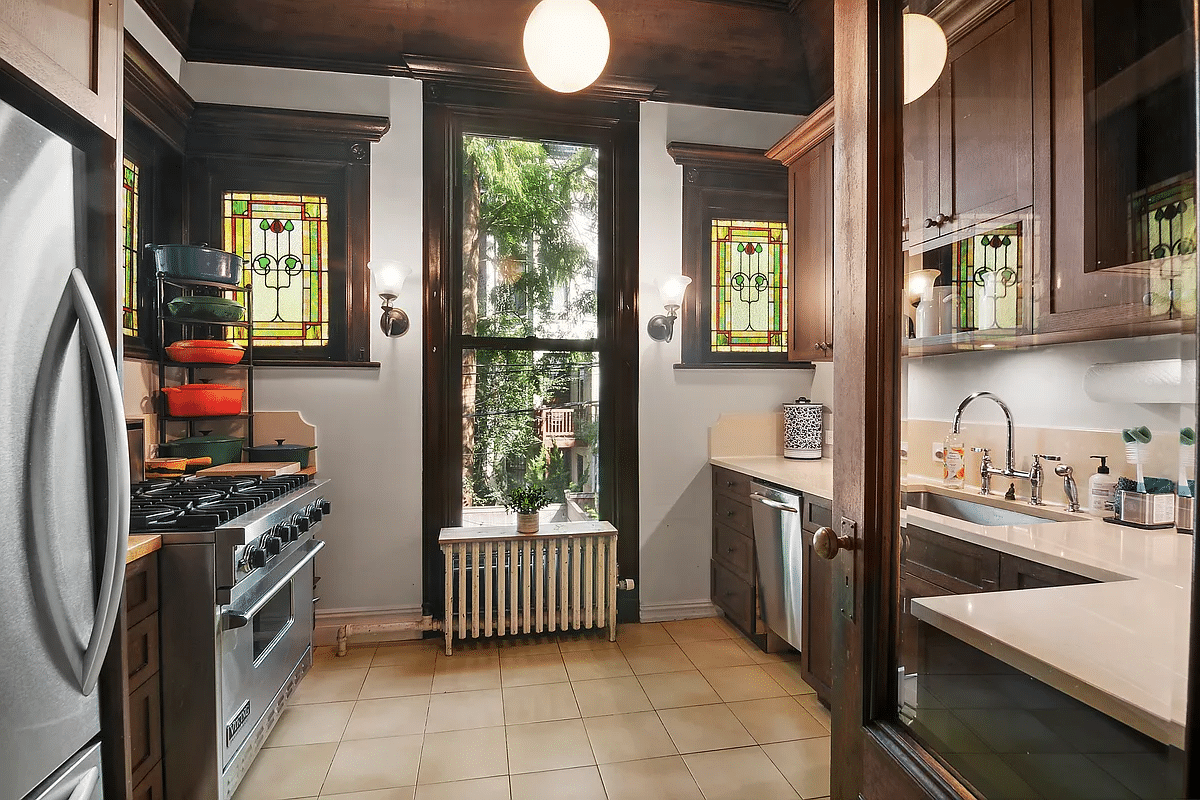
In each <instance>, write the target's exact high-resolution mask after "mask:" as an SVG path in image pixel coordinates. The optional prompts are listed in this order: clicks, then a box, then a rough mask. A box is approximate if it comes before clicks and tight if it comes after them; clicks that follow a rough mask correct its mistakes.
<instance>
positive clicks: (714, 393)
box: [638, 103, 833, 618]
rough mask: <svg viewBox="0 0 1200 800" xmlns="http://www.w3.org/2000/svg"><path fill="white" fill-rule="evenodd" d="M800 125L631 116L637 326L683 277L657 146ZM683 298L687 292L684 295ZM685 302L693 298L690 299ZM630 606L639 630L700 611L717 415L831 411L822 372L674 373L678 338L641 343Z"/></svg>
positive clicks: (657, 112)
mask: <svg viewBox="0 0 1200 800" xmlns="http://www.w3.org/2000/svg"><path fill="white" fill-rule="evenodd" d="M798 121H799V120H798V119H797V118H796V117H789V116H783V115H778V114H752V113H747V112H738V111H725V110H718V109H706V108H697V107H693V106H672V105H665V104H660V103H645V104H643V105H642V124H641V248H640V249H641V253H642V259H641V265H640V267H641V287H640V288H641V291H640V295H641V298H640V302H639V307H640V312H639V313H640V317H641V322H639V325H640V326H641V327H642V328H644V327H645V321H646V320H648V319H649V318H650V317H651V316H653V315H654V314H657V313H661V308H660V307H659V306H660V304H659V301H658V289H657V281H658V279H659V278H660V277H661V276H663V275H668V274H671V273H675V274H678V273H680V272H681V271H682V269H683V255H682V241H681V233H682V228H683V208H682V202H683V170H682V167H679V166H677V165H676V164H675V162H674V161H673V160H672V159H671V157H670V156H669V155H668V154H667V150H666V145H667V143H668V142H673V141H683V142H700V143H708V144H725V145H737V146H743V147H762V148H764V149H765V148H767V147H770V146H771V145H773V144H774V143H775V142H776V141H778V140H779V139H781V138H782V137H783V135H784V134H786V133H787V132H788V131H789V130H791V129H792V128H793V127H794V126H795V125H796V123H797V122H798ZM689 291H692V290H689ZM692 299H693V300H694V299H695V298H694V297H693V298H692ZM641 342H642V347H641V367H640V381H641V384H640V394H641V403H640V410H639V436H640V438H641V442H640V448H639V449H640V453H639V459H638V462H639V469H640V486H641V492H640V495H641V497H640V499H641V515H640V516H641V584H640V585H641V603H642V609H643V615H644V616H645V617H647V618H659V617H662V618H667V617H670V616H674V615H676V614H688V613H701V610H702V609H703V608H705V607H706V606H707V604H708V602H709V597H710V587H709V581H710V578H709V566H708V562H709V557H710V555H711V553H712V539H711V537H712V496H711V489H712V481H711V473H710V471H709V468H708V428H709V426H710V425H712V424H713V423H714V422H715V421H716V419H717V417H718V416H720V415H721V414H722V413H724V412H727V411H776V410H779V406H780V404H781V403H783V402H784V401H785V400H794V399H795V398H796V397H797V396H799V395H802V394H803V395H809V396H815V399H817V400H820V401H822V402H824V403H826V404H831V399H832V396H831V395H832V392H831V390H832V374H833V370H832V369H831V368H830V367H829V365H825V364H822V365H819V366H818V369H817V371H816V373H815V375H814V372H812V371H807V370H796V369H771V370H719V369H709V370H676V369H674V368H673V366H674V364H675V363H676V362H678V361H679V347H680V341H679V338H676V339H675V340H674V341H673V342H670V343H659V342H655V341H653V340H651V339H650V337H649V336H642V338H641Z"/></svg>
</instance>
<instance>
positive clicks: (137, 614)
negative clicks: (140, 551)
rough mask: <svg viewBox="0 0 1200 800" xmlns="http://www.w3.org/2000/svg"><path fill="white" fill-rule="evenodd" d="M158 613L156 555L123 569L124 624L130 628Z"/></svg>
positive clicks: (146, 557)
mask: <svg viewBox="0 0 1200 800" xmlns="http://www.w3.org/2000/svg"><path fill="white" fill-rule="evenodd" d="M155 611H158V553H151V554H150V555H148V556H145V557H143V558H139V559H138V560H137V561H135V562H133V563H132V564H130V565H129V566H127V567H125V624H126V625H127V626H128V627H130V628H132V627H133V626H134V625H136V624H137V623H139V622H141V621H142V620H144V619H145V618H146V617H148V616H150V615H151V614H153V613H154V612H155Z"/></svg>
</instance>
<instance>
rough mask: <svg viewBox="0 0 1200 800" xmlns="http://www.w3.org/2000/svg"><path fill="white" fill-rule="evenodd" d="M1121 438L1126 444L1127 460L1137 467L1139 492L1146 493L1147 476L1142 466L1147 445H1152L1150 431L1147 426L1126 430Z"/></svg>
mask: <svg viewBox="0 0 1200 800" xmlns="http://www.w3.org/2000/svg"><path fill="white" fill-rule="evenodd" d="M1121 438H1122V439H1123V440H1124V442H1125V460H1126V461H1127V462H1129V463H1130V464H1133V465H1134V466H1135V467H1137V490H1138V491H1139V492H1141V493H1142V494H1145V493H1146V475H1145V473H1144V472H1143V469H1142V464H1143V462H1145V460H1146V445H1148V444H1149V443H1150V439H1151V434H1150V429H1149V428H1147V427H1146V426H1144V425H1143V426H1141V427H1138V428H1126V429H1125V430H1123V431H1121Z"/></svg>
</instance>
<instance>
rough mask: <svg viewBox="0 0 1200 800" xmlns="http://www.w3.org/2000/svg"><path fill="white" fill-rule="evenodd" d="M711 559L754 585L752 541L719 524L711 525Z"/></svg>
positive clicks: (754, 565)
mask: <svg viewBox="0 0 1200 800" xmlns="http://www.w3.org/2000/svg"><path fill="white" fill-rule="evenodd" d="M712 557H713V558H714V559H716V560H717V561H719V562H721V564H722V565H723V566H725V567H728V568H729V569H730V570H732V571H733V572H734V573H735V574H737V575H738V576H739V577H740V578H742V579H743V580H745V581H746V582H747V583H751V584H753V583H754V570H755V567H756V566H757V565H756V564H755V563H754V539H753V538H751V537H749V536H746V535H745V534H743V533H739V532H738V531H735V530H734V529H733V528H730V527H728V526H727V525H722V524H721V523H719V522H714V523H713V552H712Z"/></svg>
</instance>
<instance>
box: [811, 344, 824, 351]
mask: <svg viewBox="0 0 1200 800" xmlns="http://www.w3.org/2000/svg"><path fill="white" fill-rule="evenodd" d="M813 350H820V351H822V352H824V351H825V345H824V344H823V343H822V342H813Z"/></svg>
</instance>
